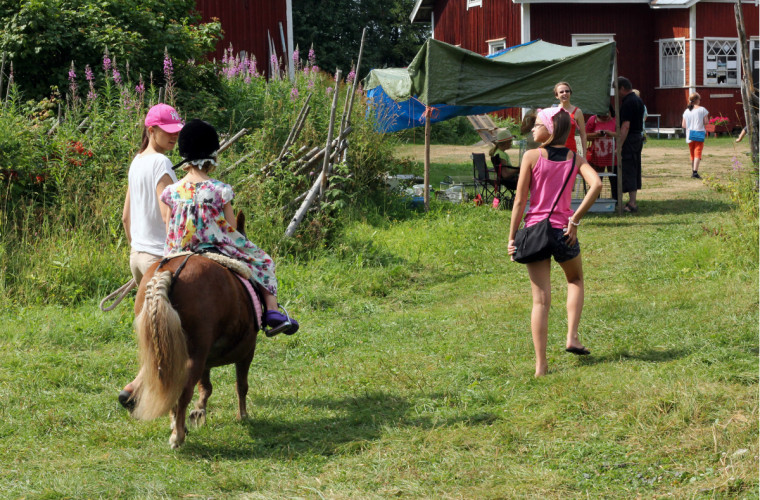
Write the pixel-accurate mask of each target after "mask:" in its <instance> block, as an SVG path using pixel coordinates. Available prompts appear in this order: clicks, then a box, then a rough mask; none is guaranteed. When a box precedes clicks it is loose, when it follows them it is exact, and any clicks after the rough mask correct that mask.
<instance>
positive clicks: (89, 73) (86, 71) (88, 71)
mask: <svg viewBox="0 0 760 500" xmlns="http://www.w3.org/2000/svg"><path fill="white" fill-rule="evenodd" d="M84 78H85V80H87V81H88V82H90V83H92V81H93V80H95V75H93V74H92V70H91V69H90V65H89V64H88V65H86V66H85V67H84Z"/></svg>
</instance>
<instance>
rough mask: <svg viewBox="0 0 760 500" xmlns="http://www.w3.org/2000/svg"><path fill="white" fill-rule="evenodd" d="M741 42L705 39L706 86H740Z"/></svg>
mask: <svg viewBox="0 0 760 500" xmlns="http://www.w3.org/2000/svg"><path fill="white" fill-rule="evenodd" d="M739 76H740V69H739V41H738V40H736V39H735V38H734V39H731V38H728V39H715V38H705V80H704V84H705V85H733V86H738V85H739Z"/></svg>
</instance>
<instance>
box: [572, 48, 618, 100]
mask: <svg viewBox="0 0 760 500" xmlns="http://www.w3.org/2000/svg"><path fill="white" fill-rule="evenodd" d="M570 38H571V40H572V46H573V47H582V46H584V45H592V44H594V43H606V42H614V41H615V34H614V33H574V34H571V35H570ZM615 65H617V60H615ZM612 78H613V79H614V78H615V69H614V67H613V70H612ZM614 83H615V82H610V95H611V96H613V95H615V85H614Z"/></svg>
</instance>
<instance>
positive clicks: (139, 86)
mask: <svg viewBox="0 0 760 500" xmlns="http://www.w3.org/2000/svg"><path fill="white" fill-rule="evenodd" d="M135 92H137V94H138V95H140V96H142V95H143V94H144V93H145V82H143V79H142V75H140V83H138V84H137V85H136V86H135Z"/></svg>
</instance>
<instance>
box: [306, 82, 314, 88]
mask: <svg viewBox="0 0 760 500" xmlns="http://www.w3.org/2000/svg"><path fill="white" fill-rule="evenodd" d="M307 87H308V88H309V89H313V88H314V80H309V83H308V85H307Z"/></svg>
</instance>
